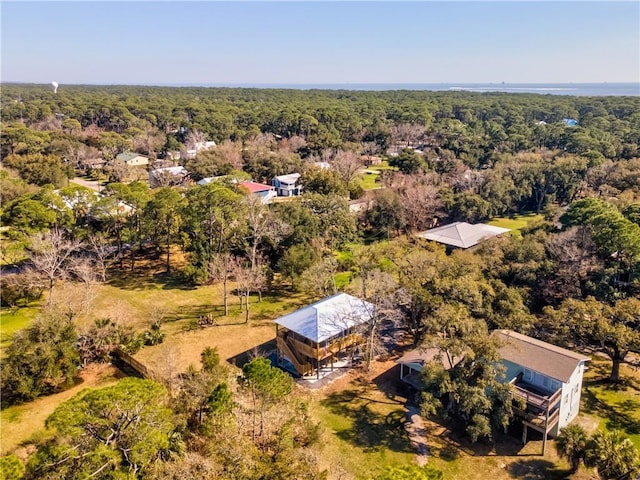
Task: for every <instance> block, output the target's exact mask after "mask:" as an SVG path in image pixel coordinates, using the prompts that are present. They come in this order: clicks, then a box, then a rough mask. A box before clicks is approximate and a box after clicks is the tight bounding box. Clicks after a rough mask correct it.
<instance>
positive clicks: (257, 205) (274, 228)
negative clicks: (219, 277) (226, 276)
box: [244, 195, 291, 270]
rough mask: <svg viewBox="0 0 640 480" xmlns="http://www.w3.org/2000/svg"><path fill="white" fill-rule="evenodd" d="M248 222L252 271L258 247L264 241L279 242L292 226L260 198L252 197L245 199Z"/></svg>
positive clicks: (255, 262)
mask: <svg viewBox="0 0 640 480" xmlns="http://www.w3.org/2000/svg"><path fill="white" fill-rule="evenodd" d="M244 202H245V205H246V210H245V211H246V220H247V225H248V227H249V238H248V252H247V253H248V255H249V260H250V262H251V269H252V270H255V269H256V267H257V260H258V247H259V245H260V243H261V242H262V241H263V240H266V239H270V240H271V241H274V242H277V241H278V240H280V239H281V238H282V237H283V236H285V235H286V234H287V233H288V232H289V231H290V228H291V227H290V226H289V225H288V224H286V223H284V222H283V221H282V220H280V219H279V218H278V217H277V216H275V215H274V214H273V213H272V212H271V211H270V210H269V207H268V206H267V205H265V204H264V203H262V200H261V199H260V198H258V197H255V196H253V195H250V196H248V197H245V199H244Z"/></svg>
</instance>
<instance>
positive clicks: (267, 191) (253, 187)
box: [238, 181, 278, 203]
mask: <svg viewBox="0 0 640 480" xmlns="http://www.w3.org/2000/svg"><path fill="white" fill-rule="evenodd" d="M238 186H240V187H242V188H244V189H246V190H248V192H249V194H251V195H253V196H255V197H258V198H259V199H260V201H261V202H262V203H269V202H270V201H271V200H273V199H274V198H275V197H277V196H278V192H277V191H276V188H275V187H273V186H271V185H265V184H264V183H258V182H253V181H244V182H240V183H238Z"/></svg>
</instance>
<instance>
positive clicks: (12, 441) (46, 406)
mask: <svg viewBox="0 0 640 480" xmlns="http://www.w3.org/2000/svg"><path fill="white" fill-rule="evenodd" d="M120 376H121V373H120V371H119V370H117V369H116V368H114V367H112V366H110V365H92V366H90V367H88V368H86V369H84V370H83V371H82V373H81V376H80V378H79V379H78V383H77V384H76V385H75V386H74V387H72V388H70V389H68V390H65V391H64V392H60V393H57V394H54V395H49V396H46V397H41V398H38V399H36V400H34V401H33V402H29V403H25V404H23V405H16V406H13V407H9V408H5V409H3V410H2V411H1V412H0V430H1V431H2V438H1V440H2V441H1V444H0V451H1V453H2V454H3V455H4V454H6V453H8V452H11V451H13V450H14V449H16V448H17V447H19V446H20V445H21V444H23V443H28V442H31V441H35V440H37V439H40V438H43V437H45V436H46V435H47V432H46V430H45V428H44V422H45V420H46V419H47V417H48V416H49V415H51V414H52V413H53V411H54V410H55V409H56V407H57V406H58V405H59V404H60V403H62V402H64V401H65V400H68V399H69V398H71V397H73V396H74V395H75V394H76V393H78V392H79V391H80V390H82V389H84V388H88V387H91V388H99V387H106V386H109V385H113V384H114V383H115V382H116V380H117V379H118V378H120Z"/></svg>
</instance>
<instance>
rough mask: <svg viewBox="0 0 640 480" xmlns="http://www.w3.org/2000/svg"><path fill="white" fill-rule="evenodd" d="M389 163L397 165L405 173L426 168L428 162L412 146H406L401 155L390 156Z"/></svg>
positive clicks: (416, 171) (393, 165)
mask: <svg viewBox="0 0 640 480" xmlns="http://www.w3.org/2000/svg"><path fill="white" fill-rule="evenodd" d="M389 165H391V166H392V167H397V168H398V170H400V171H401V172H403V173H409V174H413V173H418V172H419V171H420V170H426V169H427V164H426V162H425V161H424V158H423V157H422V156H421V155H418V154H417V153H416V152H415V150H413V149H412V148H405V149H404V150H402V152H400V154H399V155H397V156H395V157H390V158H389Z"/></svg>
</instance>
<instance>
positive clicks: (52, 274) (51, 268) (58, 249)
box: [31, 229, 80, 305]
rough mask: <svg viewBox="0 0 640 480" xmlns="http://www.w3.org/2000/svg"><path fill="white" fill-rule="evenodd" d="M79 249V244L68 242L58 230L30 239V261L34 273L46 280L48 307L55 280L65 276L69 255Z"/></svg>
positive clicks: (51, 299)
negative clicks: (39, 274)
mask: <svg viewBox="0 0 640 480" xmlns="http://www.w3.org/2000/svg"><path fill="white" fill-rule="evenodd" d="M79 247H80V242H78V241H71V240H68V239H67V238H66V236H65V235H64V233H63V232H62V231H61V230H58V229H54V230H51V231H50V232H48V233H46V234H44V235H41V236H36V237H32V239H31V250H32V252H33V255H32V257H31V261H32V263H33V266H34V268H35V269H36V271H38V272H40V273H41V274H42V275H44V276H45V277H46V278H47V280H48V283H49V299H48V304H49V305H51V302H52V301H53V287H54V285H55V283H56V280H57V279H60V278H65V277H66V276H67V274H68V271H69V270H68V268H69V260H70V257H71V254H72V253H73V252H75V251H76V250H78V248H79Z"/></svg>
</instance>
